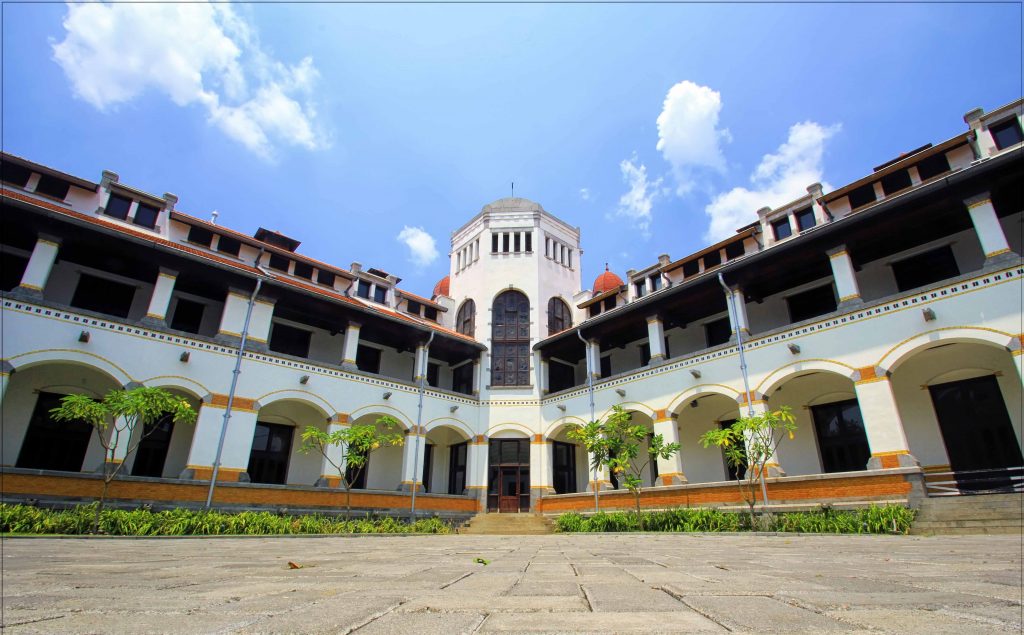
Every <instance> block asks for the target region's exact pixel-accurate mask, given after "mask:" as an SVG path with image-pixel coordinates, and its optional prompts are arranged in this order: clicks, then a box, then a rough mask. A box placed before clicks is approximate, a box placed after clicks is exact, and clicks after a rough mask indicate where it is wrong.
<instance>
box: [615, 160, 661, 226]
mask: <svg viewBox="0 0 1024 635" xmlns="http://www.w3.org/2000/svg"><path fill="white" fill-rule="evenodd" d="M637 161H638V159H637V157H636V155H633V158H632V159H631V160H624V161H622V162H621V163H619V169H620V170H621V171H622V180H623V181H625V182H626V183H627V184H629V191H628V192H626V193H625V194H623V195H622V196H621V197H619V207H618V209H617V210H616V211H615V215H616V216H623V217H625V218H628V219H630V220H631V221H633V224H634V225H636V227H637V228H638V229H640V231H641V232H643V234H644V235H645V236H648V235H650V231H649V230H650V226H651V218H652V216H651V208H652V207H653V205H654V199H655V198H657V196H658V194H659V188H660V187H661V181H662V180H661V178H660V177H659V178H658V179H657V180H655V181H649V180H648V179H647V166H645V165H644V164H642V163H641V164H640V165H639V166H638V165H637Z"/></svg>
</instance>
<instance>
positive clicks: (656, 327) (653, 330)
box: [647, 315, 665, 366]
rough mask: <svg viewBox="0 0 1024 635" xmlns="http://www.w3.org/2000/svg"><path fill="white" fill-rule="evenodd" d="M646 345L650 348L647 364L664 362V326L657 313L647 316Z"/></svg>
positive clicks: (654, 364) (656, 364) (652, 364)
mask: <svg viewBox="0 0 1024 635" xmlns="http://www.w3.org/2000/svg"><path fill="white" fill-rule="evenodd" d="M647 345H648V347H650V349H651V361H650V362H649V364H648V365H649V366H658V365H659V364H664V363H665V326H664V324H663V323H662V321H661V318H660V317H659V316H657V315H649V316H647Z"/></svg>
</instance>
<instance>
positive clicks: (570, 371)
mask: <svg viewBox="0 0 1024 635" xmlns="http://www.w3.org/2000/svg"><path fill="white" fill-rule="evenodd" d="M575 385H576V369H575V368H573V367H572V366H570V365H568V364H563V363H562V362H557V361H555V360H549V361H548V391H549V392H558V391H560V390H568V389H569V388H572V387H573V386H575Z"/></svg>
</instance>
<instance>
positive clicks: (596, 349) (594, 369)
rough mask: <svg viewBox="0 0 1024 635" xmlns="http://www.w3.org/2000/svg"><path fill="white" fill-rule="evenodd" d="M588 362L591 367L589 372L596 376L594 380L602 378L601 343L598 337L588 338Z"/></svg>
mask: <svg viewBox="0 0 1024 635" xmlns="http://www.w3.org/2000/svg"><path fill="white" fill-rule="evenodd" d="M587 363H588V364H589V365H590V368H589V369H587V372H589V373H590V376H591V377H593V378H594V381H600V379H601V343H600V342H598V341H597V340H596V339H592V340H587Z"/></svg>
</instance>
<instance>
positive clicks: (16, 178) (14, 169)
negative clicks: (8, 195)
mask: <svg viewBox="0 0 1024 635" xmlns="http://www.w3.org/2000/svg"><path fill="white" fill-rule="evenodd" d="M30 178H32V170H30V169H28V168H26V167H25V166H23V165H18V164H16V163H8V162H7V161H3V162H0V179H2V180H3V182H4V183H10V184H12V185H17V186H18V187H25V186H26V185H28V180H29V179H30Z"/></svg>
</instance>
